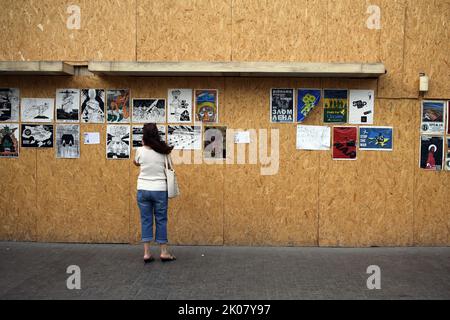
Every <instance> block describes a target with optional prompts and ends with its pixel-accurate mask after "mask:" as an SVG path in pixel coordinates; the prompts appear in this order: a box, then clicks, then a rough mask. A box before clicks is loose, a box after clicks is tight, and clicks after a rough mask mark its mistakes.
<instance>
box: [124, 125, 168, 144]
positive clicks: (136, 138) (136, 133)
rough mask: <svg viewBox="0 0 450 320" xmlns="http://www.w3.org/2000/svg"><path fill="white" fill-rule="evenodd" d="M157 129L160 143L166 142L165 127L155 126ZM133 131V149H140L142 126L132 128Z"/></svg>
mask: <svg viewBox="0 0 450 320" xmlns="http://www.w3.org/2000/svg"><path fill="white" fill-rule="evenodd" d="M156 127H157V128H158V132H159V136H160V138H161V140H162V141H166V126H165V125H159V124H158V125H156ZM132 131H133V137H132V139H133V149H135V148H139V147H142V135H143V132H144V125H137V126H136V125H134V126H133V128H132Z"/></svg>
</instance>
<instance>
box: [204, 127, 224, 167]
mask: <svg viewBox="0 0 450 320" xmlns="http://www.w3.org/2000/svg"><path fill="white" fill-rule="evenodd" d="M203 157H204V158H205V159H212V160H223V159H226V158H227V127H225V126H214V127H205V132H204V133H203Z"/></svg>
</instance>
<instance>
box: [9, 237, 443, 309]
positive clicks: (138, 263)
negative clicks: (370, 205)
mask: <svg viewBox="0 0 450 320" xmlns="http://www.w3.org/2000/svg"><path fill="white" fill-rule="evenodd" d="M154 252H155V253H157V251H154ZM173 252H174V253H175V254H176V256H177V258H178V259H177V261H175V262H171V263H166V264H163V263H161V262H160V261H159V260H156V261H155V262H153V263H152V264H150V265H145V266H144V264H143V263H142V259H141V258H142V248H141V246H137V245H110V244H104V245H102V244H47V243H18V242H0V299H176V300H178V299H183V300H184V299H187V300H189V299H202V300H203V299H232V300H236V299H245V300H246V299H257V300H259V299H450V248H367V249H343V248H277V247H275V248H267V247H264V248H261V247H204V246H198V247H174V248H173ZM69 265H78V266H79V267H80V268H81V290H68V289H67V287H66V280H67V278H68V277H69V276H70V275H69V274H67V273H66V269H67V267H68V266H69ZM369 265H378V266H379V267H380V268H381V289H380V290H368V289H367V286H366V281H367V278H368V277H369V276H370V275H369V274H367V273H366V270H367V267H368V266H369Z"/></svg>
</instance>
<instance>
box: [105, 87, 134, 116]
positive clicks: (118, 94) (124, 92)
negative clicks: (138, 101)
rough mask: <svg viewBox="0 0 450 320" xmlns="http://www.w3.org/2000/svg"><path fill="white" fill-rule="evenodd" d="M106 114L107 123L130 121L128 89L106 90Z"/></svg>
mask: <svg viewBox="0 0 450 320" xmlns="http://www.w3.org/2000/svg"><path fill="white" fill-rule="evenodd" d="M106 114H107V121H108V123H129V122H130V90H129V89H113V90H107V91H106Z"/></svg>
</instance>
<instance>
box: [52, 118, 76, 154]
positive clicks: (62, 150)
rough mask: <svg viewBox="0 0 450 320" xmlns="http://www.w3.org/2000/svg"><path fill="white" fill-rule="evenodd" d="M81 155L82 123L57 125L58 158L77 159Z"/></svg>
mask: <svg viewBox="0 0 450 320" xmlns="http://www.w3.org/2000/svg"><path fill="white" fill-rule="evenodd" d="M79 157H80V125H78V124H58V125H56V158H59V159H76V158H79Z"/></svg>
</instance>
